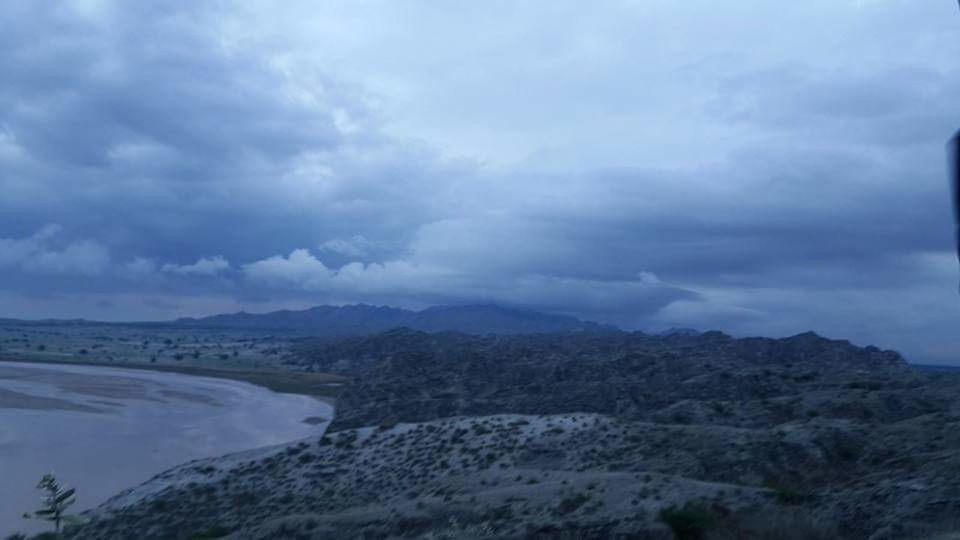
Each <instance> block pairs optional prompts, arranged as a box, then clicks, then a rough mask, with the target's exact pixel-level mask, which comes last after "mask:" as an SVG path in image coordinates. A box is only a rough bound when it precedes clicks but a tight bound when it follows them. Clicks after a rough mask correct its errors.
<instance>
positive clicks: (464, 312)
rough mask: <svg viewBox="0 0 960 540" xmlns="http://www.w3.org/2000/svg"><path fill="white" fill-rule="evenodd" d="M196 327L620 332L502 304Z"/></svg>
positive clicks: (332, 309) (297, 314)
mask: <svg viewBox="0 0 960 540" xmlns="http://www.w3.org/2000/svg"><path fill="white" fill-rule="evenodd" d="M174 324H179V325H187V326H194V327H213V328H244V329H270V330H284V331H293V332H298V333H304V334H310V335H317V336H348V335H365V334H373V333H378V332H383V331H386V330H390V329H393V328H398V327H407V328H409V329H411V330H417V331H424V332H462V333H465V334H503V335H509V334H539V333H556V332H578V331H580V332H582V331H589V332H616V331H619V329H618V328H616V327H614V326H611V325H605V324H600V323H596V322H592V321H584V320H581V319H578V318H576V317H571V316H569V315H560V314H553V313H542V312H538V311H534V310H531V309H526V308H521V307H512V306H502V305H498V304H463V305H438V306H431V307H428V308H426V309H424V310H422V311H411V310H406V309H402V308H396V307H391V306H374V305H369V304H349V305H344V306H330V305H319V306H313V307H310V308H307V309H304V310H299V311H291V310H281V311H273V312H270V313H261V314H250V313H246V312H243V311H241V312H239V313H234V314H222V315H212V316H210V317H202V318H198V319H193V318H184V319H178V320H177V321H175V322H174Z"/></svg>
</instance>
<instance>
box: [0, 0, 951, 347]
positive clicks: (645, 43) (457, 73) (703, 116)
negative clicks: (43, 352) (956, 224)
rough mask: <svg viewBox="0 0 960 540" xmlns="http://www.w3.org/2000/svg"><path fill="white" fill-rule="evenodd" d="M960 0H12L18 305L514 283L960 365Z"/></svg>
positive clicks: (527, 298) (4, 139)
mask: <svg viewBox="0 0 960 540" xmlns="http://www.w3.org/2000/svg"><path fill="white" fill-rule="evenodd" d="M946 4H948V3H946V2H945V3H944V5H942V6H941V5H934V4H933V3H930V4H924V5H923V6H918V5H917V4H916V3H915V2H907V1H899V0H889V1H884V2H857V1H854V0H850V1H849V2H846V1H845V2H835V1H830V2H827V1H826V0H823V1H815V2H808V3H803V4H802V5H791V6H789V7H784V6H782V5H777V6H774V5H772V4H769V3H765V2H759V1H757V2H754V1H745V2H739V3H736V5H734V6H724V7H718V6H717V5H716V4H715V3H710V2H705V1H703V2H700V1H695V2H689V3H686V2H685V3H683V4H682V5H679V4H677V3H659V2H649V3H639V4H638V3H632V2H611V3H610V4H609V5H606V6H605V7H604V9H597V10H590V13H589V14H588V13H585V12H584V10H583V9H582V5H581V4H578V3H574V2H569V3H567V2H557V3H551V5H550V6H549V7H546V8H544V7H542V6H540V7H538V8H537V9H532V8H527V7H524V6H519V5H515V4H513V3H504V4H499V3H492V4H485V5H484V8H483V9H479V8H477V7H476V6H473V7H471V6H467V5H465V4H464V5H462V6H461V8H462V9H453V8H452V7H451V6H438V5H436V4H433V3H417V2H413V3H408V4H405V7H404V8H403V9H400V8H398V5H397V4H396V3H394V2H372V3H369V4H365V5H364V7H363V8H361V7H359V6H351V5H342V4H341V5H333V4H331V5H325V6H317V5H316V4H315V3H313V2H305V3H299V2H289V3H284V4H283V5H282V6H278V5H277V4H276V3H273V2H269V3H268V2H244V3H234V2H230V1H226V0H224V1H222V2H213V3H203V4H197V5H193V4H190V5H188V4H183V3H179V2H167V1H159V0H157V1H149V2H138V3H136V5H133V4H129V3H124V2H111V1H104V2H80V3H76V4H69V5H68V4H64V3H62V2H53V1H49V2H48V1H34V0H30V1H27V0H22V1H20V0H15V1H13V2H12V3H9V5H5V7H4V8H3V9H2V10H0V24H2V25H3V27H4V28H7V29H10V31H9V32H6V33H4V34H2V35H0V65H3V66H4V76H3V77H0V189H2V191H3V193H4V196H3V197H0V306H2V309H0V316H11V317H17V316H22V317H60V316H64V317H66V316H71V317H73V316H86V317H92V318H101V319H131V318H134V319H163V318H172V317H177V316H184V315H203V314H208V313H214V312H218V311H224V310H226V311H229V310H234V309H247V310H251V311H262V310H267V309H275V308H278V307H304V306H307V305H311V304H315V303H325V302H330V303H348V302H358V301H363V302H370V303H387V304H392V305H400V306H406V307H423V306H427V305H431V304H437V303H465V302H497V303H502V304H508V305H516V306H524V307H530V308H534V309H545V310H551V311H557V312H563V313H569V314H573V315H578V316H582V317H588V318H592V319H598V320H601V321H605V322H613V323H617V324H621V325H624V326H627V327H630V328H644V329H659V328H664V327H668V326H695V327H699V328H721V329H726V330H728V331H731V332H735V333H739V334H774V335H784V334H790V333H795V332H800V331H804V330H808V329H814V330H817V331H819V332H822V333H825V334H827V335H831V336H836V337H848V338H851V339H854V340H855V341H858V342H860V343H868V342H869V343H877V344H879V345H882V346H887V347H895V348H900V349H902V350H904V352H905V353H907V354H908V355H909V356H910V357H911V358H914V359H916V360H923V361H934V362H956V363H960V356H958V355H960V341H958V338H956V337H955V332H953V328H954V327H955V324H954V322H955V321H956V320H957V319H956V316H957V315H958V313H957V312H956V306H958V303H960V299H958V298H957V296H956V294H955V290H956V280H957V276H956V268H955V266H956V263H955V259H954V258H953V257H952V255H951V254H950V248H951V246H952V239H951V223H950V213H949V207H948V199H947V196H946V183H945V182H946V180H945V177H944V172H943V164H944V158H943V143H944V141H945V140H946V138H947V137H948V136H949V135H950V134H951V132H952V131H953V129H954V128H955V127H957V126H960V105H958V104H957V102H956V100H955V99H952V96H956V95H957V92H958V90H960V70H957V69H956V67H955V58H956V57H957V53H960V50H958V49H960V45H958V44H960V41H958V40H957V39H956V37H957V36H956V32H957V31H958V30H957V28H958V27H957V25H956V24H955V23H956V21H954V20H953V18H957V17H960V15H958V14H956V13H954V11H955V9H954V8H955V6H950V5H946ZM783 27H790V28H791V32H783V31H782V30H780V29H782V28H783ZM758 44H763V46H758Z"/></svg>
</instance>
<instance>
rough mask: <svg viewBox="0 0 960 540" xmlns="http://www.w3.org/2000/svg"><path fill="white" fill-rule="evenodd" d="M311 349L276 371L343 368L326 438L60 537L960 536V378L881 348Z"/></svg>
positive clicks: (714, 341) (182, 472)
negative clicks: (303, 365)
mask: <svg viewBox="0 0 960 540" xmlns="http://www.w3.org/2000/svg"><path fill="white" fill-rule="evenodd" d="M324 347H326V348H323V347H319V348H315V349H313V350H314V352H315V353H318V354H317V355H316V356H315V357H314V358H312V359H311V358H310V352H309V351H310V348H309V347H308V348H305V349H304V350H302V351H300V353H299V355H298V356H297V358H295V359H292V360H291V361H302V362H310V361H312V362H313V363H314V364H316V365H317V366H322V367H333V368H336V369H337V370H339V371H340V372H341V373H348V374H351V375H352V376H353V382H352V383H351V384H350V385H349V386H348V388H347V389H346V390H345V391H344V393H343V394H342V395H341V397H340V399H339V401H338V404H337V414H336V418H335V420H334V424H333V425H332V426H331V428H330V429H329V430H328V432H327V434H325V435H324V436H321V437H316V438H312V439H308V440H304V441H300V442H296V443H293V444H290V445H285V446H280V447H275V448H268V449H263V450H258V451H253V452H246V453H242V454H237V455H233V456H227V457H224V458H218V459H213V460H205V461H201V462H195V463H191V464H187V465H184V466H182V467H180V468H177V469H174V470H172V471H169V472H168V473H165V474H163V475H160V476H159V477H157V478H155V479H153V480H151V481H150V482H147V483H146V484H144V485H142V486H140V487H138V488H135V489H133V490H131V491H129V492H127V493H124V494H121V495H119V496H118V497H116V498H114V499H113V500H111V501H109V502H108V503H106V504H105V505H103V506H102V507H100V508H99V509H97V510H95V511H94V512H92V513H91V514H90V517H91V518H93V521H92V522H91V523H90V524H89V525H88V526H86V527H85V528H84V529H82V530H79V531H75V537H77V538H111V539H112V538H190V537H193V538H197V537H215V536H224V535H229V536H230V537H232V538H355V537H358V538H359V537H363V538H388V537H430V538H444V537H446V538H609V537H617V536H618V535H619V536H620V537H624V538H672V537H677V538H717V539H720V538H796V539H800V538H823V539H826V538H851V539H860V538H871V539H876V540H879V539H894V538H907V539H909V538H935V537H937V535H938V534H947V533H952V532H956V529H957V523H956V521H955V520H954V518H955V516H957V515H960V480H958V479H960V376H958V375H956V374H948V373H933V374H931V373H923V372H920V371H917V370H914V369H913V368H911V367H909V366H908V365H907V364H906V363H905V362H904V360H903V359H902V358H901V357H900V356H899V355H898V354H896V353H894V352H891V351H881V350H879V349H876V348H873V347H866V348H860V347H855V346H853V345H851V344H850V343H848V342H845V341H835V340H827V339H824V338H822V337H819V336H816V335H814V334H801V335H798V336H794V337H792V338H787V339H762V338H752V339H733V338H731V337H729V336H726V335H724V334H721V333H718V332H707V333H704V334H699V335H687V334H682V335H670V336H649V335H645V334H640V333H634V334H628V333H617V334H608V335H584V334H560V335H555V336H509V337H505V336H487V337H477V336H465V335H460V334H440V335H437V334H426V333H421V332H414V331H394V332H390V333H388V334H385V335H381V336H374V337H372V338H367V339H354V340H347V341H345V342H341V343H339V344H337V345H336V346H334V345H332V344H326V345H324ZM321 353H322V354H321ZM324 355H326V356H324ZM381 355H382V356H381ZM378 356H379V357H380V359H379V361H377V360H376V357H378ZM951 520H953V521H951ZM191 535H194V536H191ZM204 535H206V536H204ZM943 538H948V537H947V536H944V537H943Z"/></svg>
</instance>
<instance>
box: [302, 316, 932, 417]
mask: <svg viewBox="0 0 960 540" xmlns="http://www.w3.org/2000/svg"><path fill="white" fill-rule="evenodd" d="M383 343H392V344H396V343H403V344H404V345H403V346H402V347H400V348H397V349H394V350H387V349H386V348H385V347H384V346H382V344H383ZM354 345H355V346H354V348H353V349H352V351H345V350H341V351H338V352H339V355H338V356H336V358H337V360H336V361H334V362H329V361H327V362H324V359H329V358H331V356H327V357H322V358H321V359H320V360H316V361H318V362H321V368H334V369H340V370H341V371H346V372H348V373H349V372H352V373H354V375H355V379H354V382H353V384H351V385H349V386H348V387H347V388H346V389H345V390H344V392H343V393H342V394H341V395H340V397H339V399H338V402H337V418H336V419H335V420H334V423H333V425H332V426H331V430H333V431H335V430H338V429H344V428H352V427H360V426H368V425H376V424H380V423H390V422H422V421H428V420H434V419H437V418H443V417H450V416H482V415H490V414H500V413H518V414H560V413H572V412H594V413H601V414H609V415H613V416H617V417H621V418H629V419H635V420H662V421H671V422H687V423H696V422H706V423H713V424H720V425H729V426H738V427H762V426H770V425H775V424H778V423H783V422H786V421H790V420H794V419H805V418H808V417H811V416H820V415H823V416H825V417H830V418H861V417H867V416H871V415H876V416H877V418H878V419H881V420H884V421H895V420H897V419H900V418H905V417H910V416H915V415H917V414H922V413H927V412H934V411H937V410H942V408H943V407H944V403H943V402H942V400H937V399H933V398H930V397H927V398H924V397H921V396H919V395H918V394H917V393H916V392H914V391H913V389H914V388H916V387H918V386H921V385H923V384H925V381H926V378H925V376H923V375H922V374H919V373H916V372H915V371H914V370H912V369H911V368H909V367H908V366H907V364H906V362H905V361H904V360H903V358H901V357H900V355H898V354H897V353H895V352H892V351H881V350H879V349H876V348H873V347H867V348H860V347H855V346H853V345H851V344H850V343H849V342H846V341H836V340H828V339H825V338H822V337H819V336H816V335H815V334H801V335H798V336H794V337H792V338H787V339H763V338H752V339H733V338H731V337H729V336H726V335H724V334H721V333H719V332H708V333H705V334H701V335H696V336H670V337H657V336H649V335H646V334H642V333H633V334H627V333H623V334H616V335H575V334H565V335H560V336H517V337H499V338H489V337H488V338H476V337H468V336H451V335H440V336H434V335H430V334H423V333H417V332H394V333H392V334H391V335H389V336H378V337H375V338H372V339H369V340H361V341H357V342H356V343H355V344H354ZM366 347H371V348H370V349H367V348H366ZM317 357H320V355H318V356H317ZM317 357H315V358H317ZM376 358H379V360H378V361H377V360H375V359H376ZM856 390H864V391H865V392H857V391H856Z"/></svg>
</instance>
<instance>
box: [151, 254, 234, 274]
mask: <svg viewBox="0 0 960 540" xmlns="http://www.w3.org/2000/svg"><path fill="white" fill-rule="evenodd" d="M138 260H142V259H138ZM135 262H136V261H135ZM140 266H144V265H143V264H142V263H141V264H140ZM160 270H161V271H163V272H167V273H170V274H179V275H182V276H215V275H217V274H219V273H221V272H225V271H227V270H230V263H229V262H227V260H226V259H224V258H223V257H221V256H220V255H217V256H215V257H204V258H201V259H198V260H197V262H195V263H193V264H182V265H178V264H171V263H167V264H165V265H163V267H162V268H161V269H160Z"/></svg>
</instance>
